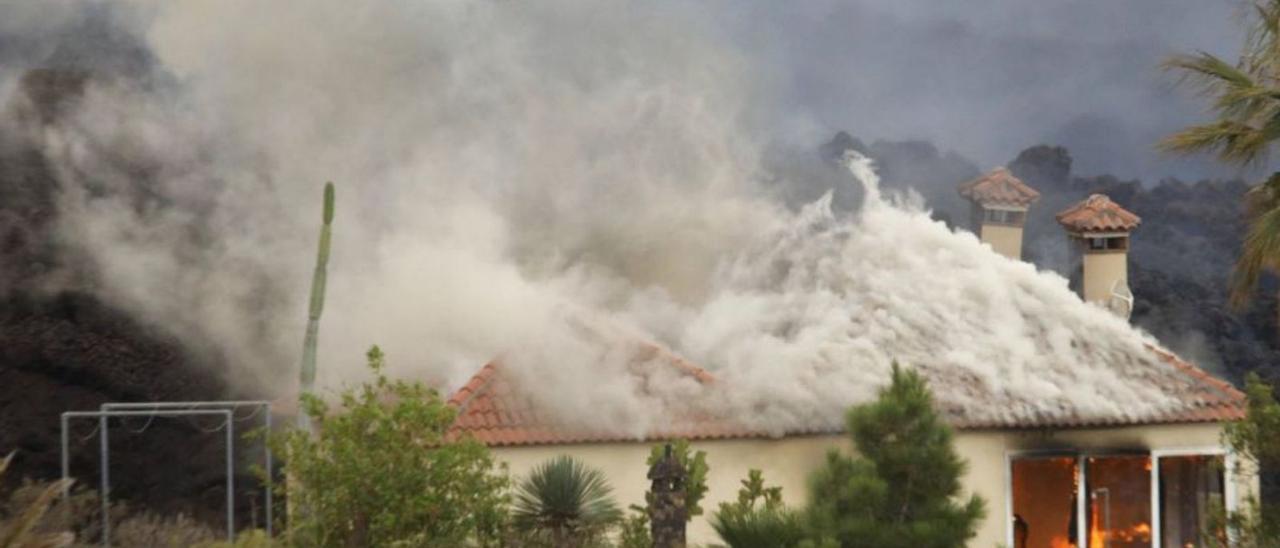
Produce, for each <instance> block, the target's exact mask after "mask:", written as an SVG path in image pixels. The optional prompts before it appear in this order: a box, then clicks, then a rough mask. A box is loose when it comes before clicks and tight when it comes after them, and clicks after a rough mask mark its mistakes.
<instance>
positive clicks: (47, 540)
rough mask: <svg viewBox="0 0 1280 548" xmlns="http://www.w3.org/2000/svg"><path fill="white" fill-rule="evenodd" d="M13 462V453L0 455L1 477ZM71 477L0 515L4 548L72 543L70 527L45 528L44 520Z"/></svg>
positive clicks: (0, 541)
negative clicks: (42, 528) (45, 529)
mask: <svg viewBox="0 0 1280 548" xmlns="http://www.w3.org/2000/svg"><path fill="white" fill-rule="evenodd" d="M10 462H13V453H9V455H8V456H6V457H5V458H3V459H0V478H3V476H4V471H5V470H6V469H8V468H9V463H10ZM69 482H70V480H61V481H56V482H53V483H51V484H49V485H46V486H44V487H43V488H42V489H40V490H39V492H38V493H36V495H35V497H34V498H33V499H32V500H30V501H29V502H27V503H25V504H23V505H21V506H12V505H11V506H10V508H9V511H8V512H6V513H5V514H4V515H0V548H46V547H47V548H54V547H61V546H69V545H70V544H71V543H72V542H74V541H75V535H73V534H71V532H70V531H53V532H49V531H42V530H41V529H40V524H41V521H42V520H43V519H44V516H45V513H46V512H48V511H49V507H50V506H52V505H53V502H54V500H55V499H56V498H57V497H58V495H60V494H61V493H62V490H63V489H66V488H70V483H69Z"/></svg>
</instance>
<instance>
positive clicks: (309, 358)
mask: <svg viewBox="0 0 1280 548" xmlns="http://www.w3.org/2000/svg"><path fill="white" fill-rule="evenodd" d="M333 201H334V197H333V183H325V185H324V216H323V218H322V220H323V224H322V225H321V226H320V247H319V249H318V250H317V252H316V272H315V275H314V276H313V277H312V278H311V306H310V309H309V311H308V317H307V336H306V338H305V339H303V342H302V371H301V377H300V379H301V381H302V392H303V393H307V392H311V390H312V388H313V387H314V386H315V383H316V341H317V337H318V336H319V333H320V313H322V312H324V286H325V279H326V270H325V269H326V268H327V267H328V265H329V240H330V234H331V226H332V225H333ZM298 423H299V425H300V426H303V427H308V426H309V424H308V421H307V414H306V413H305V412H299V413H298Z"/></svg>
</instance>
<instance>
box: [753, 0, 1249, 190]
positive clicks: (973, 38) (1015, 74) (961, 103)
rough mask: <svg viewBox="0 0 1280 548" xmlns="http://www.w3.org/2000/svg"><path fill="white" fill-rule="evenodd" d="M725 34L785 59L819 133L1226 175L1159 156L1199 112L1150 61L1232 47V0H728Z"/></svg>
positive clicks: (1111, 168)
mask: <svg viewBox="0 0 1280 548" xmlns="http://www.w3.org/2000/svg"><path fill="white" fill-rule="evenodd" d="M735 7H736V8H738V9H736V10H734V13H735V16H733V17H730V18H729V19H730V21H732V22H733V23H734V24H735V29H736V31H735V35H736V36H738V37H739V39H738V40H739V42H740V43H742V44H744V47H746V48H749V49H750V50H751V51H752V56H753V57H756V58H761V59H765V60H767V61H768V62H769V64H770V66H774V67H779V70H782V71H784V76H783V80H784V81H785V82H787V86H786V89H785V90H784V95H783V97H784V100H785V101H786V102H787V103H788V104H789V105H791V106H792V107H793V108H795V109H796V110H799V111H802V112H805V113H808V114H810V115H811V116H812V118H814V119H816V120H820V121H822V122H823V123H824V124H825V127H826V128H827V134H830V133H833V132H834V131H835V130H838V129H844V130H849V131H851V132H852V133H854V134H855V135H858V136H862V137H864V138H865V137H868V136H870V137H874V138H880V139H890V140H913V139H924V140H928V141H931V142H934V143H937V144H938V145H939V146H940V147H942V148H944V149H951V150H956V151H957V152H959V153H960V154H962V155H964V156H966V157H968V158H971V159H973V160H976V161H977V163H978V164H979V165H980V166H982V167H990V166H995V165H1000V164H1002V163H1003V162H1005V161H1007V159H1008V158H1011V157H1013V155H1014V154H1016V153H1017V152H1018V151H1019V150H1021V149H1023V148H1025V147H1027V146H1029V145H1034V144H1040V143H1047V144H1052V145H1064V146H1066V147H1068V148H1069V149H1071V151H1072V152H1073V153H1074V154H1075V156H1076V158H1077V160H1078V164H1077V171H1078V172H1080V173H1082V174H1086V175H1094V174H1101V173H1112V174H1115V175H1117V176H1119V177H1122V178H1131V177H1141V178H1143V179H1146V180H1150V181H1156V180H1159V179H1161V178H1164V177H1168V176H1171V175H1175V174H1176V175H1179V176H1182V177H1184V178H1192V179H1194V178H1198V177H1210V176H1223V175H1230V174H1232V172H1230V171H1228V170H1227V169H1226V168H1223V167H1221V166H1218V165H1215V164H1214V163H1213V162H1212V161H1211V159H1208V158H1196V159H1190V160H1188V159H1182V158H1177V157H1170V156H1163V155H1160V154H1157V153H1156V152H1155V151H1154V149H1153V144H1154V143H1155V142H1156V141H1157V140H1158V139H1160V138H1161V137H1163V136H1164V135H1167V134H1168V133H1170V132H1172V131H1175V130H1177V129H1180V128H1181V127H1184V126H1186V125H1188V124H1191V123H1196V122H1203V121H1206V120H1207V119H1208V115H1207V113H1206V112H1205V111H1204V103H1203V101H1201V100H1200V98H1198V97H1195V96H1194V94H1193V93H1192V92H1191V91H1189V90H1185V89H1175V87H1174V85H1173V84H1174V82H1175V79H1174V77H1173V76H1171V75H1167V74H1164V73H1162V71H1161V70H1160V69H1159V64H1160V62H1161V61H1162V60H1163V59H1164V58H1166V57H1167V56H1169V55H1171V54H1173V53H1184V52H1195V51H1209V52H1213V53H1216V54H1219V55H1222V56H1223V57H1224V58H1227V59H1231V58H1233V57H1234V56H1235V55H1236V54H1237V53H1238V52H1239V51H1240V44H1241V40H1242V38H1243V37H1242V26H1241V25H1239V16H1240V15H1241V14H1242V13H1243V9H1244V8H1245V3H1244V2H1241V1H1240V0H1207V1H1206V0H1129V1H1125V2H1111V1H1107V0H1067V1H1057V2H1019V1H1016V0H979V1H975V2H963V3H951V4H947V5H937V4H936V3H927V2H900V1H895V0H855V1H843V0H827V1H819V2H806V3H805V4H804V6H803V8H801V7H799V6H794V5H792V4H791V3H780V2H770V1H768V0H756V1H752V2H746V3H745V5H744V3H741V2H739V3H735Z"/></svg>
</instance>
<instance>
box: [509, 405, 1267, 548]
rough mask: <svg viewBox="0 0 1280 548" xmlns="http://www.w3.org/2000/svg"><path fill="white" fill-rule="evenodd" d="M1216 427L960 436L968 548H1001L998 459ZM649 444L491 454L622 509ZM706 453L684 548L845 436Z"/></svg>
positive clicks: (519, 473) (812, 465) (1165, 443)
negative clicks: (969, 518)
mask: <svg viewBox="0 0 1280 548" xmlns="http://www.w3.org/2000/svg"><path fill="white" fill-rule="evenodd" d="M1220 432H1221V428H1220V426H1219V425H1216V424H1201V425H1171V426H1144V427H1129V428H1110V429H1088V430H1059V431H1052V432H1009V431H962V432H959V433H958V434H957V436H956V450H957V451H958V452H959V453H960V455H961V456H963V457H964V458H965V459H966V460H967V461H968V462H969V471H968V473H967V474H966V476H965V478H964V488H965V491H966V493H977V494H979V495H981V496H982V497H983V498H984V499H986V500H987V510H988V513H987V519H985V520H984V521H983V522H982V524H981V525H980V526H979V529H978V535H977V537H976V538H975V539H974V541H973V542H971V543H970V546H982V547H994V546H996V545H1000V544H1006V542H1007V541H1006V539H1007V532H1008V518H1007V516H1008V515H1009V509H1008V492H1007V486H1008V481H1009V479H1008V476H1007V468H1006V458H1007V457H1008V456H1009V455H1010V454H1013V453H1016V452H1022V451H1040V450H1063V451H1107V450H1124V449H1191V448H1197V449H1198V448H1207V447H1217V446H1219V445H1220V443H1219V437H1220ZM651 446H652V444H649V443H604V444H575V445H558V446H537V447H498V448H494V454H495V455H496V456H497V457H498V458H499V459H500V460H502V461H504V462H506V463H507V464H508V466H509V467H510V471H511V473H512V476H513V477H515V478H517V479H518V478H521V477H523V476H524V475H526V474H528V472H529V470H530V469H532V468H533V467H534V466H535V465H537V464H539V463H541V462H543V461H545V460H547V459H550V458H552V457H554V456H557V455H561V454H570V455H573V456H574V457H576V458H578V459H581V460H582V461H584V462H586V463H587V464H589V465H591V466H594V467H596V468H599V469H601V470H603V471H604V472H605V474H606V475H607V476H608V477H609V479H610V483H611V484H612V485H613V488H614V495H615V497H616V498H617V500H618V502H619V503H620V504H622V505H623V506H627V505H630V504H642V503H643V502H644V492H645V490H647V489H648V480H647V479H646V478H645V474H646V472H647V471H648V469H647V467H646V466H645V459H646V458H647V457H648V455H649V450H650V447H651ZM694 448H695V449H698V450H702V451H706V452H707V463H708V464H709V465H710V471H709V474H708V478H707V487H708V491H707V496H706V498H705V499H704V500H703V501H702V507H703V509H704V510H705V512H706V514H705V515H703V516H701V517H698V518H695V519H694V520H693V522H692V523H690V525H689V531H688V538H689V541H690V543H691V544H703V543H712V542H716V541H717V537H716V535H715V532H714V531H713V530H712V529H711V526H710V525H709V524H708V523H707V520H706V518H707V515H709V514H710V513H711V512H712V511H713V510H714V509H715V508H716V506H717V504H718V503H720V502H730V501H733V500H735V499H736V498H737V494H738V488H739V487H740V485H739V481H740V480H742V479H743V478H745V477H746V476H747V471H748V470H750V469H752V468H759V469H761V470H763V471H764V478H765V481H766V482H767V483H768V484H770V485H780V486H782V488H783V489H782V495H783V499H784V500H785V501H786V503H787V504H789V505H794V506H801V505H803V504H804V503H805V498H806V495H807V493H808V487H807V483H808V479H809V476H810V475H811V474H812V473H813V471H814V470H817V469H818V468H819V467H820V466H822V463H823V460H824V459H825V454H826V452H827V451H828V450H830V449H838V450H840V451H842V452H849V451H851V450H852V444H851V443H850V442H849V440H848V438H847V437H846V436H843V435H840V436H834V435H832V436H799V437H789V438H783V439H776V440H775V439H755V440H709V441H699V442H695V443H694ZM1255 489H1256V482H1252V481H1242V482H1241V484H1240V486H1239V487H1238V488H1237V490H1236V491H1237V493H1238V494H1242V493H1245V492H1246V491H1247V492H1253V490H1255Z"/></svg>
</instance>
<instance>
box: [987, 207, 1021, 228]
mask: <svg viewBox="0 0 1280 548" xmlns="http://www.w3.org/2000/svg"><path fill="white" fill-rule="evenodd" d="M1024 215H1025V214H1024V213H1023V212H1021V211H1010V210H1007V209H987V210H984V212H983V222H986V223H990V224H998V225H1017V226H1021V225H1022V220H1023V216H1024Z"/></svg>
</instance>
